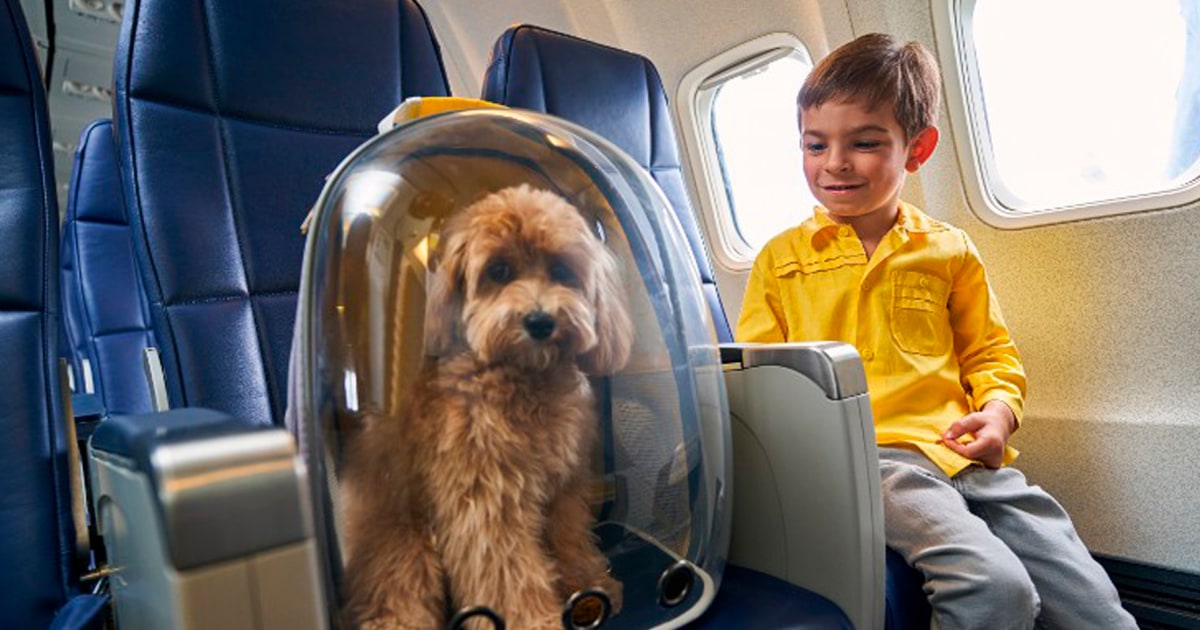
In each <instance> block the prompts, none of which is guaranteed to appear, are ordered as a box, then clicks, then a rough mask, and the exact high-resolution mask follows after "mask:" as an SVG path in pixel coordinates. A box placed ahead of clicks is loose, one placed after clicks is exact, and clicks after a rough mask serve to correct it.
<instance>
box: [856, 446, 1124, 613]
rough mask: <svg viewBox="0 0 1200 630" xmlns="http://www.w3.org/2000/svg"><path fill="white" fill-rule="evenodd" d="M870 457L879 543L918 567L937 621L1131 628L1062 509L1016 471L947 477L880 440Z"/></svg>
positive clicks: (973, 472) (926, 462)
mask: <svg viewBox="0 0 1200 630" xmlns="http://www.w3.org/2000/svg"><path fill="white" fill-rule="evenodd" d="M879 464H880V469H881V472H882V483H883V511H884V520H885V523H886V527H887V543H888V546H890V547H891V548H892V549H894V550H896V551H897V552H898V553H900V555H902V556H904V558H905V560H907V561H908V563H909V564H910V565H912V566H914V567H916V568H917V569H918V570H919V571H921V572H922V573H923V574H924V575H925V593H926V595H928V596H929V603H930V604H931V605H932V606H933V616H934V621H935V622H936V623H937V627H938V629H939V630H959V629H972V628H996V629H1000V628H1022V629H1025V628H1032V627H1034V624H1035V622H1037V623H1038V625H1039V626H1040V627H1048V628H1080V629H1091V628H1096V629H1103V630H1119V629H1121V628H1137V624H1136V623H1135V622H1134V620H1133V617H1132V616H1131V615H1130V614H1129V613H1128V612H1126V611H1125V610H1124V609H1123V608H1121V602H1120V600H1119V599H1118V598H1117V589H1116V588H1115V587H1113V584H1112V581H1110V580H1109V578H1108V575H1107V574H1106V573H1105V572H1104V569H1103V568H1101V567H1100V565H1099V564H1097V563H1096V561H1095V560H1093V559H1092V557H1091V555H1090V554H1089V553H1088V550H1087V548H1085V547H1084V545H1083V542H1082V541H1080V540H1079V536H1078V535H1076V533H1075V527H1074V526H1073V525H1072V524H1071V519H1070V518H1069V517H1068V516H1067V513H1066V511H1064V510H1063V508H1062V506H1060V505H1059V504H1058V502H1057V501H1055V500H1054V498H1053V497H1051V496H1050V495H1049V494H1047V493H1046V491H1044V490H1042V489H1041V488H1040V487H1038V486H1031V485H1029V484H1028V482H1026V481H1025V475H1023V474H1021V471H1019V470H1017V469H1015V468H1012V467H1007V468H1001V469H999V470H989V469H987V468H983V467H980V466H972V467H970V468H968V469H967V470H964V471H963V472H961V473H959V474H958V475H956V476H954V478H950V477H947V476H946V474H945V473H944V472H942V471H941V469H939V468H938V467H937V466H936V465H934V463H933V462H931V461H929V459H928V458H926V457H925V456H924V455H922V454H921V453H919V452H917V451H911V450H907V449H903V448H887V447H881V448H880V449H879Z"/></svg>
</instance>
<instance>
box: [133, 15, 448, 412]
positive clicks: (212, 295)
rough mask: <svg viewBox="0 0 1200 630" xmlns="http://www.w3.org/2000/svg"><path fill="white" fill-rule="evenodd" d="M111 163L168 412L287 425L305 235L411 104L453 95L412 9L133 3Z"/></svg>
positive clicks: (422, 21)
mask: <svg viewBox="0 0 1200 630" xmlns="http://www.w3.org/2000/svg"><path fill="white" fill-rule="evenodd" d="M114 88H115V97H114V98H115V110H116V118H115V124H116V130H117V134H116V137H117V153H118V162H119V166H120V171H121V177H122V183H123V188H124V191H125V197H126V203H127V207H128V213H127V216H128V217H129V221H130V225H131V226H132V233H133V240H134V250H135V253H136V255H137V257H138V267H139V268H140V270H141V273H142V277H143V280H144V286H145V288H146V293H147V295H148V297H149V303H150V319H151V323H152V329H153V331H154V334H155V336H156V338H157V340H158V342H159V347H160V350H161V356H162V363H163V372H164V376H165V380H166V385H167V392H168V397H169V399H170V402H171V405H172V406H173V407H178V406H184V405H187V406H203V407H209V408H213V409H216V410H219V411H223V412H226V413H228V414H231V415H234V416H235V417H238V418H240V419H242V420H245V421H248V422H252V423H257V424H272V423H273V424H282V423H283V417H284V411H285V408H286V405H287V400H286V383H287V365H288V355H289V352H290V349H291V341H292V329H293V325H294V317H295V311H296V294H297V289H298V287H299V284H300V262H301V258H302V256H303V250H304V236H303V235H302V234H301V233H300V224H301V222H302V221H303V219H304V217H305V215H306V213H307V212H308V210H309V208H310V207H311V206H312V205H313V203H314V202H315V201H316V199H317V195H318V193H319V192H320V190H321V187H322V185H323V183H324V178H325V176H326V175H327V174H328V173H330V172H331V171H333V169H334V168H335V167H336V166H337V164H338V162H339V161H340V160H341V159H342V158H343V157H344V156H345V155H346V154H347V153H349V152H350V151H351V150H352V149H354V148H355V147H356V146H358V145H359V144H360V143H362V142H363V141H364V140H366V139H368V138H370V137H371V136H373V135H374V134H375V125H376V123H377V122H378V121H379V120H380V119H381V118H382V117H383V116H384V115H385V114H387V113H388V112H389V111H391V110H392V109H393V108H394V107H395V106H396V105H397V104H398V103H400V102H401V101H402V100H404V99H405V98H406V97H409V96H414V95H423V96H442V95H446V94H447V92H448V87H447V83H446V78H445V75H444V72H443V70H442V63H441V58H440V53H439V51H438V47H437V44H436V42H435V41H434V37H433V34H432V32H431V29H430V26H429V23H428V20H427V18H426V17H425V14H424V12H423V11H422V10H421V8H420V7H419V6H417V4H416V3H414V2H413V1H412V0H392V1H384V0H375V1H372V2H348V1H346V0H300V1H297V2H288V3H285V4H277V3H264V2H246V1H245V0H208V1H201V0H138V1H134V2H129V3H127V4H126V6H125V24H124V25H123V27H122V29H121V38H120V41H119V42H118V47H117V53H116V64H115V77H114Z"/></svg>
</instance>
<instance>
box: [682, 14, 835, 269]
mask: <svg viewBox="0 0 1200 630" xmlns="http://www.w3.org/2000/svg"><path fill="white" fill-rule="evenodd" d="M812 66H813V64H812V58H811V57H809V55H808V51H807V49H806V48H805V47H804V44H803V43H802V42H801V41H800V40H799V39H798V38H796V36H795V35H792V34H791V33H784V32H778V33H768V34H766V35H761V36H759V37H756V38H754V39H752V40H749V41H746V42H743V43H741V44H738V45H737V46H734V47H733V48H730V49H729V50H726V51H723V52H721V53H719V54H717V55H716V56H714V57H712V58H711V59H708V60H706V61H704V62H702V63H700V65H698V66H696V67H695V68H692V70H690V71H689V72H687V73H686V74H685V75H684V76H683V78H682V79H681V80H680V82H679V88H678V93H677V96H676V98H675V100H674V105H673V107H674V109H675V114H676V116H677V117H678V118H677V119H678V120H679V125H680V139H681V140H682V145H683V148H684V149H685V151H684V154H683V156H682V157H683V158H684V161H685V162H686V164H687V168H688V170H689V171H690V172H691V175H692V181H693V182H694V186H695V188H694V189H693V191H694V193H695V195H696V202H697V210H698V211H699V214H700V217H701V218H702V220H703V223H704V227H705V229H706V230H707V235H708V237H709V243H710V245H711V250H710V251H711V253H712V254H713V262H714V264H716V265H717V266H718V267H723V268H725V269H729V270H745V269H749V268H750V265H751V264H752V263H753V262H754V257H755V256H756V255H757V254H758V250H759V249H760V248H761V247H762V246H763V245H764V244H765V243H766V242H767V241H768V240H770V238H771V237H772V236H775V235H776V234H778V233H780V232H782V231H783V230H785V229H787V228H789V227H792V226H794V225H798V224H799V223H800V222H802V221H804V219H806V218H808V217H809V216H811V215H812V209H813V206H814V205H815V204H816V201H815V200H814V199H813V198H812V196H811V193H809V192H808V187H807V186H806V185H805V183H804V171H803V166H802V159H801V154H800V131H799V130H798V129H797V120H796V93H797V92H799V91H800V85H801V84H802V83H803V82H804V79H805V77H807V76H808V73H809V71H810V70H812Z"/></svg>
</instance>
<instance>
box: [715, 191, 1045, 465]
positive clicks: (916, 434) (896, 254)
mask: <svg viewBox="0 0 1200 630" xmlns="http://www.w3.org/2000/svg"><path fill="white" fill-rule="evenodd" d="M736 336H737V339H738V340H739V341H747V342H762V343H770V342H783V341H822V340H833V341H842V342H845V343H848V344H851V345H853V346H854V347H856V348H858V352H859V355H860V356H862V360H863V367H864V368H865V370H866V373H867V389H868V392H869V393H870V396H871V410H872V412H873V413H874V416H875V439H876V442H878V443H879V444H880V445H888V444H891V445H896V444H908V445H912V446H915V447H916V448H918V449H920V450H921V451H922V452H923V453H925V455H926V456H927V457H929V459H931V460H932V461H933V462H934V463H936V464H937V465H938V466H939V467H940V468H941V469H942V470H944V471H945V472H946V474H948V475H951V476H953V475H955V474H957V473H958V472H959V471H961V470H962V469H964V468H966V467H967V466H968V465H970V464H972V463H974V462H972V461H971V460H969V459H966V458H964V457H963V456H961V455H959V454H958V453H955V452H954V451H953V450H951V449H950V448H949V447H948V446H946V445H945V444H942V443H941V435H942V433H943V432H944V431H945V430H946V429H947V428H948V427H949V426H950V424H951V423H952V422H954V421H955V420H958V419H959V418H961V417H963V416H964V415H966V414H968V413H970V412H972V411H977V410H979V409H980V408H982V407H983V405H984V403H986V402H988V401H990V400H1001V401H1003V402H1005V403H1007V404H1008V406H1009V407H1011V408H1012V410H1013V414H1014V415H1015V416H1016V417H1017V421H1018V423H1019V422H1020V418H1021V412H1022V406H1023V399H1024V394H1025V373H1024V371H1023V370H1022V368H1021V361H1020V357H1019V356H1018V354H1017V348H1016V346H1015V345H1014V344H1013V341H1012V339H1011V338H1010V337H1009V334H1008V328H1006V327H1005V325H1004V319H1003V317H1002V316H1001V315H1000V307H999V305H998V304H997V303H996V296H995V295H994V294H993V293H992V290H991V287H990V286H988V282H987V276H986V275H985V274H984V269H983V264H982V262H981V261H980V259H979V252H978V251H976V249H975V245H974V244H973V243H972V242H971V240H970V239H969V238H968V237H967V235H966V233H965V232H963V231H962V230H959V229H958V228H955V227H952V226H950V225H947V224H945V223H941V222H939V221H936V220H934V219H932V218H930V217H929V216H927V215H926V214H925V213H923V212H921V211H920V210H918V209H917V208H916V207H914V206H911V205H909V204H906V203H903V202H901V204H900V213H899V216H898V217H897V219H896V224H895V225H893V226H892V229H891V230H889V231H888V233H887V234H885V235H884V237H883V239H881V240H880V242H879V246H878V247H877V248H876V250H875V253H874V255H873V256H872V257H871V259H870V260H869V261H868V260H867V256H866V252H865V251H864V250H863V247H862V244H861V243H860V242H859V240H858V237H857V236H856V235H855V233H854V228H852V227H850V226H848V225H840V224H838V223H835V222H834V221H833V220H832V219H830V218H829V216H828V215H827V213H826V211H825V210H824V209H823V208H818V209H817V212H816V213H815V215H814V216H813V218H811V219H809V220H807V221H805V222H804V223H802V224H801V225H800V226H799V227H796V228H793V229H791V230H788V231H786V232H784V233H783V234H780V235H779V236H776V237H775V238H774V239H772V240H771V241H770V242H769V243H767V245H766V247H764V248H763V250H762V252H761V253H760V254H759V255H758V258H757V259H756V260H755V262H754V269H753V271H751V273H750V280H749V283H748V284H747V287H746V297H745V300H744V303H743V305H742V314H741V317H740V318H739V319H738V324H737V335H736ZM1016 456H1017V451H1016V450H1015V449H1013V448H1012V447H1011V446H1009V447H1007V450H1006V451H1005V454H1004V463H1005V464H1008V463H1010V462H1012V460H1013V459H1015V458H1016Z"/></svg>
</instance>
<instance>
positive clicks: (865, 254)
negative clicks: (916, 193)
mask: <svg viewBox="0 0 1200 630" xmlns="http://www.w3.org/2000/svg"><path fill="white" fill-rule="evenodd" d="M939 83H940V75H939V72H938V69H937V63H936V61H935V60H934V59H933V56H932V55H931V54H930V53H929V51H928V50H926V49H925V48H924V47H922V46H921V45H920V44H919V43H917V42H910V43H908V44H903V45H901V44H898V43H896V42H895V41H894V40H893V39H892V38H890V37H888V36H886V35H879V34H872V35H865V36H863V37H860V38H858V39H856V40H854V41H853V42H850V43H849V44H847V45H845V46H843V47H841V48H839V49H837V50H835V51H833V53H831V54H830V55H829V56H828V57H826V58H825V59H824V60H822V61H821V63H819V64H817V67H816V68H814V69H813V71H812V73H811V74H810V75H809V77H808V79H807V80H806V81H805V82H804V86H803V87H802V88H801V89H800V94H799V97H798V99H797V106H798V113H799V119H800V131H801V141H802V143H803V150H804V176H805V178H806V179H807V180H808V185H809V187H810V188H811V189H812V191H813V195H814V196H815V197H816V198H817V200H818V201H820V203H821V206H822V207H819V208H817V209H816V212H815V213H814V216H813V217H812V218H811V219H809V220H807V221H805V222H804V223H802V224H801V225H800V226H799V227H796V228H793V229H791V230H788V231H786V232H784V233H783V234H780V235H779V236H777V237H775V238H774V239H773V240H772V241H771V242H770V243H768V244H767V246H766V247H765V248H764V249H763V251H762V253H761V254H760V255H759V256H758V259H757V260H756V261H755V263H754V269H753V271H752V272H751V274H750V280H749V283H748V285H747V289H746V297H745V303H744V305H743V307H742V313H741V317H740V319H739V321H738V325H737V337H738V339H739V340H740V341H751V342H782V341H815V340H825V339H832V340H840V341H843V342H846V343H849V344H853V345H854V346H856V347H857V348H858V351H859V354H860V355H861V357H862V360H863V365H864V368H865V369H866V373H867V383H868V391H869V392H870V396H871V407H872V410H873V413H874V416H875V431H876V440H877V442H878V444H879V447H880V448H879V460H880V469H881V475H882V487H883V501H884V517H885V522H886V529H887V532H886V535H887V543H888V545H889V546H890V547H891V548H892V549H894V550H896V551H897V552H899V553H900V554H901V555H903V556H904V557H905V559H906V560H907V561H908V563H909V564H911V565H913V566H915V567H916V568H917V569H918V570H920V571H921V572H922V573H923V574H924V575H925V580H926V583H925V592H926V593H927V594H928V596H929V601H930V604H931V605H932V607H933V615H934V621H935V622H936V624H937V626H938V627H939V628H940V629H941V630H955V629H958V628H985V627H986V628H1030V627H1033V625H1034V622H1035V619H1040V621H1041V623H1042V624H1044V625H1047V626H1050V627H1060V628H1105V629H1115V628H1135V627H1136V624H1135V623H1134V621H1133V618H1132V617H1131V616H1130V615H1129V614H1128V613H1127V612H1125V611H1124V610H1123V609H1122V608H1121V605H1120V601H1119V600H1118V598H1117V592H1116V589H1115V588H1114V587H1113V585H1112V582H1111V581H1109V579H1108V576H1107V575H1106V574H1105V573H1104V570H1103V569H1102V568H1101V567H1100V566H1099V565H1098V564H1097V563H1096V562H1095V561H1094V560H1093V559H1092V558H1091V556H1090V555H1089V554H1088V551H1087V549H1086V548H1085V547H1084V546H1083V543H1082V542H1080V540H1079V538H1078V536H1077V535H1076V534H1075V530H1074V527H1073V526H1072V525H1071V521H1070V519H1069V518H1068V517H1067V514H1066V513H1065V512H1064V511H1063V509H1062V508H1061V507H1060V506H1059V505H1058V503H1057V502H1055V500H1054V499H1053V498H1052V497H1050V496H1049V495H1048V494H1046V492H1045V491H1043V490H1041V489H1040V488H1038V487H1036V486H1030V485H1028V484H1027V482H1026V481H1025V478H1024V476H1023V475H1022V474H1021V473H1020V472H1019V471H1018V470H1016V469H1015V468H1011V467H1007V464H1010V463H1011V462H1012V461H1013V459H1014V458H1015V457H1016V455H1017V452H1016V451H1015V450H1014V449H1013V448H1012V447H1010V446H1008V439H1009V436H1010V435H1011V434H1012V433H1013V432H1014V431H1015V430H1016V429H1017V427H1019V426H1020V417H1021V409H1022V404H1023V397H1024V391H1025V375H1024V372H1023V371H1022V368H1021V363H1020V358H1019V356H1018V355H1017V350H1016V347H1015V346H1014V345H1013V342H1012V339H1010V338H1009V334H1008V330H1007V328H1006V327H1005V325H1004V320H1003V318H1002V317H1001V315H1000V309H999V306H998V305H997V303H996V298H995V296H994V295H993V293H992V291H991V288H990V287H989V285H988V282H987V278H986V276H985V274H984V269H983V265H982V263H981V262H980V259H979V254H978V252H977V251H976V250H975V246H974V245H973V244H972V243H971V241H970V239H968V238H967V235H966V234H965V233H964V232H962V231H961V230H959V229H957V228H954V227H951V226H949V225H946V224H945V223H942V222H940V221H936V220H934V219H932V218H930V217H928V216H927V215H925V214H924V213H922V212H921V211H920V210H918V209H917V208H915V207H913V206H911V205H909V204H906V203H904V202H901V201H900V200H899V195H900V188H901V186H902V185H903V184H904V178H905V175H906V172H909V173H911V172H916V171H917V169H918V168H920V166H921V165H922V164H924V163H925V161H926V160H928V159H929V157H930V155H932V153H933V150H934V148H935V147H936V146H937V142H938V130H937V127H935V126H934V125H935V123H936V116H937V112H938V107H939V94H940V92H939Z"/></svg>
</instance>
